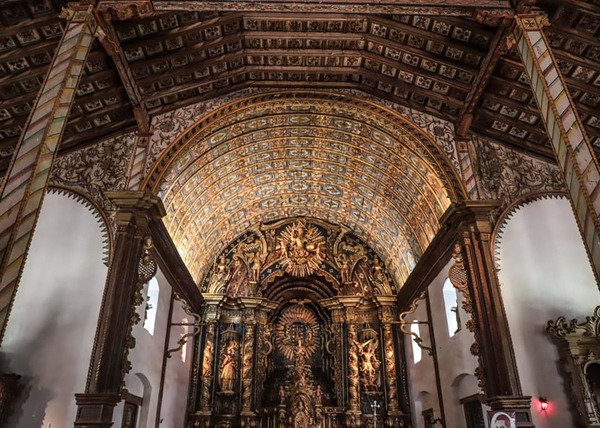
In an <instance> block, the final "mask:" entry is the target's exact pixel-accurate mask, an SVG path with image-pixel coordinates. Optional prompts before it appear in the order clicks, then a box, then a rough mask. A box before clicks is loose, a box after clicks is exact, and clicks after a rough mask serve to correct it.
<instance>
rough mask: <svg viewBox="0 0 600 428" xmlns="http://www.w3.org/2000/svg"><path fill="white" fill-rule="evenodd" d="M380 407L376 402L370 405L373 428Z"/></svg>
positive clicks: (374, 427) (375, 424)
mask: <svg viewBox="0 0 600 428" xmlns="http://www.w3.org/2000/svg"><path fill="white" fill-rule="evenodd" d="M380 407H381V404H379V403H378V402H377V400H375V401H373V402H372V403H371V409H373V428H376V426H377V409H379V408H380Z"/></svg>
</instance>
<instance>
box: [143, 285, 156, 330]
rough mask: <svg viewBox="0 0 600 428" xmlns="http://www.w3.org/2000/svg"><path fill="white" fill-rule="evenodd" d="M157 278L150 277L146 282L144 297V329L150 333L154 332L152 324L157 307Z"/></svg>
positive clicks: (154, 321)
mask: <svg viewBox="0 0 600 428" xmlns="http://www.w3.org/2000/svg"><path fill="white" fill-rule="evenodd" d="M158 293H159V286H158V280H157V279H156V278H152V279H151V280H150V281H149V282H148V293H147V297H146V318H145V319H144V329H146V331H147V332H148V333H150V334H152V335H153V334H154V324H155V323H156V310H157V309H158Z"/></svg>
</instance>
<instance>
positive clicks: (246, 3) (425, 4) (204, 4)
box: [152, 0, 511, 16]
mask: <svg viewBox="0 0 600 428" xmlns="http://www.w3.org/2000/svg"><path fill="white" fill-rule="evenodd" d="M152 6H153V7H154V10H156V11H163V10H164V11H179V10H196V11H212V10H218V11H234V12H237V11H240V10H243V11H250V12H254V11H257V12H282V11H283V12H288V11H290V12H311V13H320V12H327V13H331V12H335V13H352V14H356V13H387V14H416V13H423V10H424V9H429V12H430V13H431V14H444V13H446V14H448V15H455V16H470V13H472V11H473V8H474V5H473V1H472V0H456V1H453V2H452V4H450V3H448V2H435V1H432V0H380V1H378V2H373V1H366V0H349V1H346V2H337V1H334V2H324V1H322V0H306V1H291V2H279V1H270V0H267V1H256V0H238V1H233V2H232V1H227V2H224V1H222V0H212V1H206V0H205V1H201V2H200V1H197V0H191V1H185V0H179V1H173V0H153V2H152ZM477 7H478V8H484V9H490V10H491V11H493V12H498V13H499V12H503V11H506V10H507V9H508V10H510V7H511V6H510V2H509V1H507V0H479V1H478V2H477Z"/></svg>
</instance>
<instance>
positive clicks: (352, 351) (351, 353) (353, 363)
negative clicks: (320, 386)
mask: <svg viewBox="0 0 600 428" xmlns="http://www.w3.org/2000/svg"><path fill="white" fill-rule="evenodd" d="M356 342H358V335H357V331H356V324H354V323H348V408H349V409H350V411H352V412H354V411H360V396H359V395H358V384H359V368H358V350H357V349H356V345H355V344H356Z"/></svg>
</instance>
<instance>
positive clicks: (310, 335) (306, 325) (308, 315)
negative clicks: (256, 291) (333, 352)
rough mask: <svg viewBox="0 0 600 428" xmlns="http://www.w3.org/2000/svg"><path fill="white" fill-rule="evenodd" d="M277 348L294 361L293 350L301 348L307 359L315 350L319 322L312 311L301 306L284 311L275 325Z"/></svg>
mask: <svg viewBox="0 0 600 428" xmlns="http://www.w3.org/2000/svg"><path fill="white" fill-rule="evenodd" d="M275 340H276V344H277V348H278V349H279V350H280V351H281V353H282V354H283V355H284V356H285V357H286V358H287V359H289V360H293V359H294V350H295V349H296V348H297V347H298V346H302V347H303V348H304V351H305V353H306V356H307V357H310V356H311V355H312V354H314V353H315V351H316V350H317V343H318V340H319V322H318V321H317V317H316V316H315V314H314V313H312V311H311V310H310V309H308V308H306V307H304V306H302V305H294V306H290V307H289V308H287V309H284V310H283V311H282V313H281V315H280V317H279V320H278V321H277V324H276V325H275Z"/></svg>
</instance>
